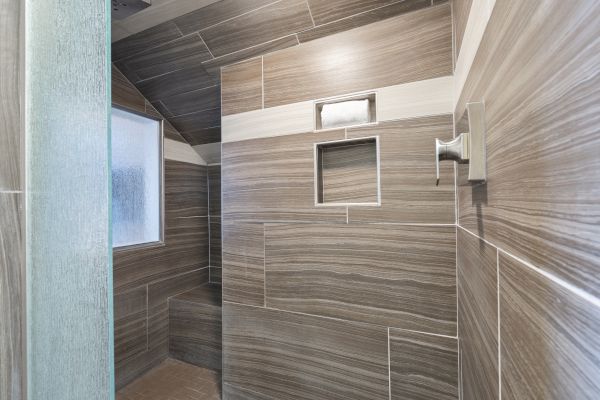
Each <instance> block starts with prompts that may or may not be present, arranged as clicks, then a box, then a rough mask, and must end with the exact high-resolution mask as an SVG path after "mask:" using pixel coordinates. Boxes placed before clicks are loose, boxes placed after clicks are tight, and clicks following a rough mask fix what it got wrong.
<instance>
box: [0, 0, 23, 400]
mask: <svg viewBox="0 0 600 400" xmlns="http://www.w3.org/2000/svg"><path fill="white" fill-rule="evenodd" d="M20 21H21V3H20V2H19V1H13V0H2V1H0V36H1V37H2V44H1V45H0V149H1V150H2V151H1V153H0V230H1V232H2V233H1V234H0V320H1V321H2V322H1V323H0V399H2V400H23V399H24V396H25V390H24V389H25V355H24V354H25V353H24V349H25V330H24V324H25V287H24V286H25V285H24V283H25V260H24V257H23V255H24V237H23V229H24V214H23V206H24V201H25V199H24V193H23V189H24V188H23V182H22V179H21V176H22V173H23V171H22V163H23V157H22V153H23V152H22V150H23V149H22V146H21V143H22V140H23V138H22V129H21V128H22V127H21V116H22V113H21V101H22V93H23V92H22V79H21V75H20V72H21V67H22V65H21V62H20V56H21V47H20V36H21V35H20V33H21V28H22V27H21V24H20Z"/></svg>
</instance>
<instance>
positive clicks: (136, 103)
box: [111, 64, 146, 113]
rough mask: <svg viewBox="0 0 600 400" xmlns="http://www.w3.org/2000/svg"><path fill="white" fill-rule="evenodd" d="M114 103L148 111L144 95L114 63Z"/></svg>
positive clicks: (140, 110) (131, 108)
mask: <svg viewBox="0 0 600 400" xmlns="http://www.w3.org/2000/svg"><path fill="white" fill-rule="evenodd" d="M111 72H112V80H111V81H112V90H111V94H112V103H113V104H116V105H118V106H121V107H124V108H127V109H130V110H134V111H138V112H141V113H145V112H146V101H145V99H144V96H142V94H141V93H140V92H139V91H138V90H137V89H136V87H135V86H134V85H133V84H132V83H131V82H129V80H128V79H127V78H126V77H125V75H123V74H122V73H121V71H119V69H118V68H117V67H115V65H114V64H113V66H112V69H111Z"/></svg>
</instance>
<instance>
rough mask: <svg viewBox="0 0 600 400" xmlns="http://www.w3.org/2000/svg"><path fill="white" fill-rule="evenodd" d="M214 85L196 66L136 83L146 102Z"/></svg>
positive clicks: (201, 69) (205, 73)
mask: <svg viewBox="0 0 600 400" xmlns="http://www.w3.org/2000/svg"><path fill="white" fill-rule="evenodd" d="M215 84H216V81H215V80H214V79H213V78H212V77H211V76H210V75H208V73H207V72H206V70H205V69H204V68H203V67H202V66H201V65H200V64H198V65H196V66H194V67H189V68H184V69H180V70H177V71H174V72H171V73H168V74H165V75H161V76H157V77H155V78H151V79H146V80H144V81H141V82H138V83H137V87H138V89H140V91H141V92H142V94H143V95H144V96H146V98H147V99H148V100H150V101H155V100H160V99H161V98H164V97H170V96H175V95H178V94H182V93H186V92H191V91H193V90H198V89H204V88H207V87H209V86H214V85H215Z"/></svg>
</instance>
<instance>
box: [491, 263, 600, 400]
mask: <svg viewBox="0 0 600 400" xmlns="http://www.w3.org/2000/svg"><path fill="white" fill-rule="evenodd" d="M500 319H501V324H500V337H501V344H502V353H501V359H502V364H501V365H502V398H503V399H506V400H513V399H515V400H517V399H549V400H554V399H556V400H558V399H578V400H584V399H585V400H588V399H589V400H592V399H597V398H598V393H600V336H599V335H598V332H600V304H599V302H598V300H595V303H591V302H589V301H588V300H585V299H583V298H582V297H580V296H579V295H577V294H574V293H573V292H571V291H570V290H567V289H566V288H565V287H563V286H561V285H559V284H557V283H555V282H553V281H551V280H549V279H547V278H546V277H544V276H543V275H541V274H539V273H537V272H536V271H534V270H532V269H531V268H529V267H527V266H525V265H523V264H521V263H519V262H518V261H516V260H515V259H513V258H512V257H509V256H506V255H504V254H503V253H501V254H500Z"/></svg>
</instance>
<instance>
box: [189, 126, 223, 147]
mask: <svg viewBox="0 0 600 400" xmlns="http://www.w3.org/2000/svg"><path fill="white" fill-rule="evenodd" d="M181 135H182V136H183V137H184V138H185V140H186V141H187V142H188V143H189V144H190V145H191V146H198V145H201V144H208V143H218V142H220V141H221V127H220V126H215V127H213V128H204V129H195V130H192V131H188V132H182V133H181Z"/></svg>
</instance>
